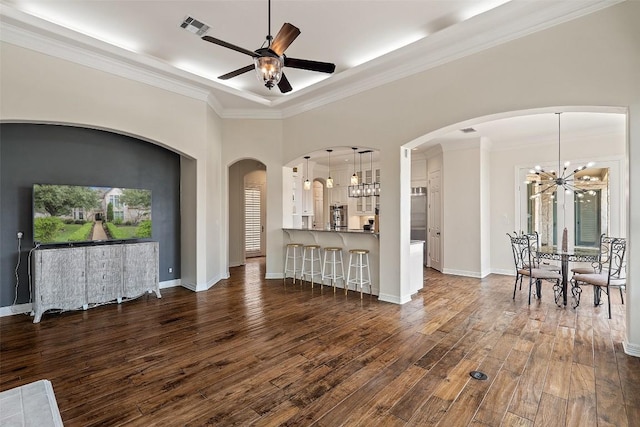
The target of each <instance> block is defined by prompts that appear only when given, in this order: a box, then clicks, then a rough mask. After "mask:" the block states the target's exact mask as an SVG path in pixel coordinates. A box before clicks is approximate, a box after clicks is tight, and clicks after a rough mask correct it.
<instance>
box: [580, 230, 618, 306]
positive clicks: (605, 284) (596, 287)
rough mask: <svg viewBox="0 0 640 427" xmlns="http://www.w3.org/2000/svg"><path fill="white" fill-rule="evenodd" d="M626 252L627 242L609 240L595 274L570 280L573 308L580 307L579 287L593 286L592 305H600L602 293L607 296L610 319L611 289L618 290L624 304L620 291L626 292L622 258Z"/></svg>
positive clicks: (582, 275)
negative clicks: (603, 257)
mask: <svg viewBox="0 0 640 427" xmlns="http://www.w3.org/2000/svg"><path fill="white" fill-rule="evenodd" d="M626 251H627V240H626V239H623V238H610V243H609V252H608V254H607V258H606V259H603V260H602V262H601V263H600V264H599V265H598V268H597V272H596V273H589V274H575V275H574V276H573V278H572V279H571V282H572V287H571V293H572V294H573V298H574V301H575V305H574V306H573V308H576V307H578V306H579V305H580V296H581V295H582V288H581V287H580V286H581V285H583V284H584V285H591V286H593V293H594V296H593V299H594V305H600V304H602V300H601V298H600V297H601V295H602V291H604V293H605V294H607V308H608V311H609V319H611V294H610V291H611V288H618V289H619V290H620V298H621V299H622V303H623V304H624V295H623V292H622V289H623V288H625V290H626V284H627V279H626V277H627V276H626V263H625V260H624V256H625V254H626Z"/></svg>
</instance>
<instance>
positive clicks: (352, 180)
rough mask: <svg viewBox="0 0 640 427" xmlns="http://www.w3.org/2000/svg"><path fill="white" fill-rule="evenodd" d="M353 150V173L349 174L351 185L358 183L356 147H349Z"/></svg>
mask: <svg viewBox="0 0 640 427" xmlns="http://www.w3.org/2000/svg"><path fill="white" fill-rule="evenodd" d="M351 149H352V150H353V175H351V185H358V175H356V150H357V149H358V147H351Z"/></svg>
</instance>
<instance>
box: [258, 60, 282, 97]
mask: <svg viewBox="0 0 640 427" xmlns="http://www.w3.org/2000/svg"><path fill="white" fill-rule="evenodd" d="M267 55H270V52H268V51H267V53H265V56H259V57H257V58H254V59H253V63H254V64H255V66H256V77H258V80H259V81H261V82H262V83H264V85H265V86H266V87H267V88H268V89H269V90H271V88H272V87H274V86H275V85H277V84H278V83H280V79H281V78H282V68H283V67H284V60H283V59H282V57H281V56H278V55H275V54H273V56H267Z"/></svg>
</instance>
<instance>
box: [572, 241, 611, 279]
mask: <svg viewBox="0 0 640 427" xmlns="http://www.w3.org/2000/svg"><path fill="white" fill-rule="evenodd" d="M613 239H614V238H613V237H608V236H607V235H605V234H604V233H602V234H601V235H600V253H599V254H598V261H596V262H594V263H592V264H591V267H574V268H572V269H571V273H573V274H574V275H576V274H591V273H597V272H598V269H599V268H600V264H602V263H603V262H604V261H605V260H606V259H607V257H608V256H609V245H610V244H611V241H612V240H613Z"/></svg>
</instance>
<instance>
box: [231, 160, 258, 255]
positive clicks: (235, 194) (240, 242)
mask: <svg viewBox="0 0 640 427" xmlns="http://www.w3.org/2000/svg"><path fill="white" fill-rule="evenodd" d="M266 169H267V168H266V165H265V164H264V163H262V162H259V161H256V160H251V159H245V160H239V161H237V162H236V163H234V164H232V165H231V166H229V192H228V195H229V213H228V221H229V222H228V223H229V228H228V230H229V231H228V233H229V238H228V242H229V243H228V245H229V252H228V253H229V267H236V266H239V265H244V264H245V259H246V258H249V257H259V256H265V255H266V249H265V248H266V244H267V243H266V233H265V229H266V219H267V218H266V197H267V194H266V193H267V191H266V189H267V170H266Z"/></svg>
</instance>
